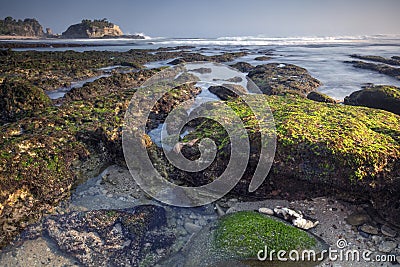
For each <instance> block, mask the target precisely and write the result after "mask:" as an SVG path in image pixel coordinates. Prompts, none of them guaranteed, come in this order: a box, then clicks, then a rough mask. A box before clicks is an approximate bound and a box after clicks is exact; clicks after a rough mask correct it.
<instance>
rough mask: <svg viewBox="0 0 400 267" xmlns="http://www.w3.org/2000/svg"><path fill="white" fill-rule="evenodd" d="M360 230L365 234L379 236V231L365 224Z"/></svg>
mask: <svg viewBox="0 0 400 267" xmlns="http://www.w3.org/2000/svg"><path fill="white" fill-rule="evenodd" d="M360 230H361V231H363V232H364V233H367V234H370V235H377V234H378V233H379V231H378V229H377V228H376V227H374V226H372V225H369V224H364V225H362V226H361V227H360Z"/></svg>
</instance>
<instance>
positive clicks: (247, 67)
mask: <svg viewBox="0 0 400 267" xmlns="http://www.w3.org/2000/svg"><path fill="white" fill-rule="evenodd" d="M231 67H232V68H235V69H237V70H239V71H241V72H249V71H251V70H252V69H253V68H254V66H253V65H251V64H250V63H247V62H238V63H235V64H233V65H231Z"/></svg>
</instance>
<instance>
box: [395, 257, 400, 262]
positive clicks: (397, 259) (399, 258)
mask: <svg viewBox="0 0 400 267" xmlns="http://www.w3.org/2000/svg"><path fill="white" fill-rule="evenodd" d="M396 261H397V263H399V264H400V256H397V257H396Z"/></svg>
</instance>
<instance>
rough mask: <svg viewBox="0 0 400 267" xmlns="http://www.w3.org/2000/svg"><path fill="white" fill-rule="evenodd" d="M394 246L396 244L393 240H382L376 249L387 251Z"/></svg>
mask: <svg viewBox="0 0 400 267" xmlns="http://www.w3.org/2000/svg"><path fill="white" fill-rule="evenodd" d="M396 247H397V244H396V243H395V242H393V241H384V242H382V243H381V244H380V245H379V247H378V250H379V251H380V252H384V253H388V252H390V251H392V250H393V249H395V248H396Z"/></svg>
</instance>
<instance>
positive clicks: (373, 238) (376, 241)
mask: <svg viewBox="0 0 400 267" xmlns="http://www.w3.org/2000/svg"><path fill="white" fill-rule="evenodd" d="M372 241H373V242H374V243H375V244H378V243H379V242H381V241H382V237H380V236H378V235H373V236H372Z"/></svg>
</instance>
